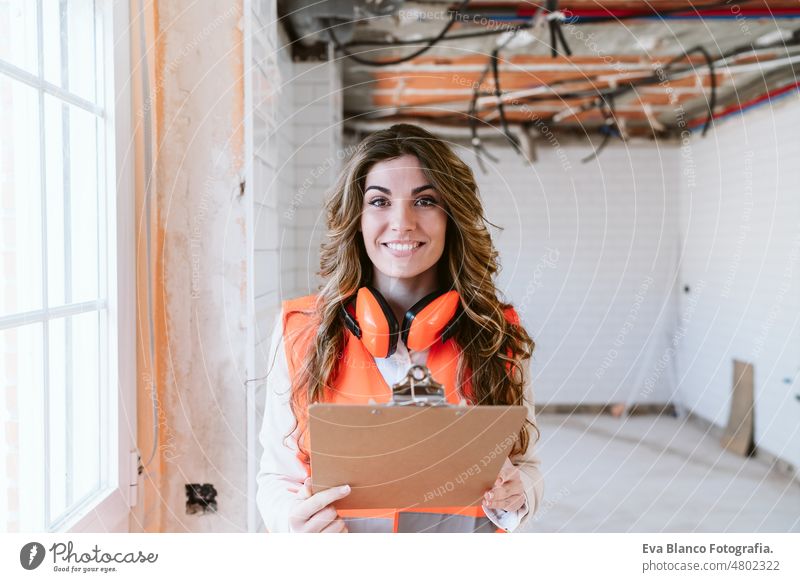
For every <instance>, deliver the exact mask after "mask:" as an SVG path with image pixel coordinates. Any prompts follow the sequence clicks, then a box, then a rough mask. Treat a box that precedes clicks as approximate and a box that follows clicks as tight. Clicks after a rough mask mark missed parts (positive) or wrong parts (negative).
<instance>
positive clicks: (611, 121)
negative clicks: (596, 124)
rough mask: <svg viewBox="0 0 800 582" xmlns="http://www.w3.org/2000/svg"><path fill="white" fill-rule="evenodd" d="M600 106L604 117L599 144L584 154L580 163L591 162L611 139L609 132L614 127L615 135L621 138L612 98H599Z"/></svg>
mask: <svg viewBox="0 0 800 582" xmlns="http://www.w3.org/2000/svg"><path fill="white" fill-rule="evenodd" d="M598 105H599V107H600V111H601V112H602V114H603V118H604V125H603V126H601V128H600V131H601V133H603V140H602V141H601V142H600V145H599V146H597V147H596V148H595V150H594V152H592V153H591V154H589V155H588V156H586V157H585V158H583V159H582V160H581V162H582V163H584V164H587V163H589V162H591V161H592V160H593V159H595V158H597V156H599V155H600V152H602V151H603V150H604V149H605V148H606V146H607V145H608V144H609V142H610V141H611V132H612V130H613V128H614V127H616V129H617V135H619V137H620V139H622V131H621V130H620V129H619V124H618V123H617V115H616V109H615V106H614V98H613V97H609V99H608V100H606V99H605V98H601V99H600V100H599V103H598Z"/></svg>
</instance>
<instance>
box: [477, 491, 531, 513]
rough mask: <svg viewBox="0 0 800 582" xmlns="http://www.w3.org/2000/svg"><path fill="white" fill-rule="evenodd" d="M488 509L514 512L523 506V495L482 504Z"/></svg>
mask: <svg viewBox="0 0 800 582" xmlns="http://www.w3.org/2000/svg"><path fill="white" fill-rule="evenodd" d="M484 505H485V506H486V507H488V508H489V509H505V510H506V511H516V510H518V509H519V508H520V507H522V506H523V505H525V495H524V494H517V495H512V496H510V497H506V498H505V499H503V500H500V501H489V502H486V503H484Z"/></svg>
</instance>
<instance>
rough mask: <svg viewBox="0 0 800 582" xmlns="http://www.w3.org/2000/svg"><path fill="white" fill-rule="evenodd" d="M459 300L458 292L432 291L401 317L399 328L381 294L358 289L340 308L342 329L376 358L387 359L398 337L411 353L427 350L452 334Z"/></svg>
mask: <svg viewBox="0 0 800 582" xmlns="http://www.w3.org/2000/svg"><path fill="white" fill-rule="evenodd" d="M460 303H461V299H460V297H459V295H458V291H456V290H454V289H451V290H449V291H444V292H443V291H441V290H439V291H435V292H433V293H431V294H430V295H426V296H425V297H423V298H422V299H420V300H419V301H417V302H416V303H415V304H414V305H413V306H412V307H411V308H410V309H409V310H408V311H407V312H406V315H405V317H404V318H403V325H402V327H401V326H400V325H399V324H398V322H397V319H396V318H395V316H394V313H392V309H391V308H390V307H389V304H388V303H387V302H386V299H384V297H383V295H381V294H380V292H379V291H378V290H377V289H375V288H374V287H371V286H366V287H361V289H359V290H358V292H357V293H356V294H355V295H354V296H353V297H351V298H350V299H348V300H347V301H346V302H345V303H344V304H343V305H342V319H343V320H344V323H345V326H346V327H347V329H349V330H350V331H351V332H352V334H353V335H355V336H356V337H357V338H358V339H360V340H361V342H362V343H363V344H364V346H365V347H366V348H367V351H368V352H369V353H371V354H372V355H373V356H375V357H376V358H388V357H389V356H391V355H392V354H393V353H394V352H395V350H396V349H397V338H398V337H400V338H402V339H403V343H404V344H405V345H406V346H407V347H408V349H410V350H415V351H421V350H425V349H428V348H429V347H430V346H431V345H433V343H434V342H435V341H436V340H437V339H439V338H441V341H442V342H445V341H447V340H448V339H450V337H451V336H452V334H453V332H454V331H455V323H456V320H457V319H458V317H457V314H458V312H459V309H460Z"/></svg>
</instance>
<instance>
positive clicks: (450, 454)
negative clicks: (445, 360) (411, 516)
mask: <svg viewBox="0 0 800 582" xmlns="http://www.w3.org/2000/svg"><path fill="white" fill-rule="evenodd" d="M423 368H424V367H423ZM426 371H427V369H426ZM393 388H394V389H395V396H396V395H397V390H396V388H397V386H395V387H393ZM412 392H413V390H412ZM441 399H442V400H443V399H444V391H443V390H442V391H441ZM526 414H527V409H526V408H525V407H524V406H452V405H447V404H441V403H440V404H438V405H431V403H430V401H428V402H426V403H423V402H418V401H417V400H416V398H415V397H414V394H411V398H409V399H407V401H406V402H403V404H402V405H398V403H397V398H396V397H395V398H394V399H393V402H392V403H390V404H376V405H342V404H313V405H311V406H309V430H310V446H311V451H310V453H311V475H312V492H313V493H317V492H318V491H322V490H325V489H328V488H330V487H336V486H339V485H344V484H349V485H350V487H351V493H350V494H349V495H348V496H347V497H345V498H343V499H340V500H338V501H337V502H335V507H336V508H338V509H382V508H404V509H412V508H415V507H419V508H424V507H450V506H470V505H481V503H482V502H483V495H484V493H485V492H486V491H487V490H489V489H491V487H492V485H493V484H494V481H495V479H497V475H498V473H499V472H500V469H501V467H502V466H503V463H504V461H505V459H506V457H508V455H509V452H510V451H511V448H512V447H513V445H514V443H515V441H516V439H517V435H518V433H519V430H520V428H521V427H522V423H523V422H524V421H525V416H526Z"/></svg>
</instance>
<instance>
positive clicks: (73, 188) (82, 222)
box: [68, 107, 100, 302]
mask: <svg viewBox="0 0 800 582" xmlns="http://www.w3.org/2000/svg"><path fill="white" fill-rule="evenodd" d="M68 109H69V168H70V170H69V182H68V183H69V192H70V195H69V200H70V222H69V248H70V252H71V255H72V256H71V257H70V271H71V273H72V276H71V281H70V285H71V290H72V293H71V295H72V297H71V300H72V302H80V301H89V300H92V299H97V294H98V284H97V282H98V262H97V260H98V232H99V218H100V217H99V213H98V206H97V196H98V190H97V171H98V163H99V162H100V157H99V155H100V153H99V152H98V149H97V126H98V118H97V117H95V116H94V115H93V114H91V113H88V112H86V111H84V110H82V109H78V108H77V107H69V108H68Z"/></svg>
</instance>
